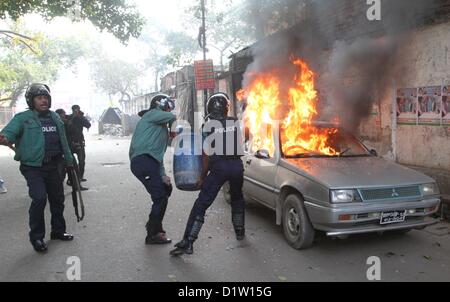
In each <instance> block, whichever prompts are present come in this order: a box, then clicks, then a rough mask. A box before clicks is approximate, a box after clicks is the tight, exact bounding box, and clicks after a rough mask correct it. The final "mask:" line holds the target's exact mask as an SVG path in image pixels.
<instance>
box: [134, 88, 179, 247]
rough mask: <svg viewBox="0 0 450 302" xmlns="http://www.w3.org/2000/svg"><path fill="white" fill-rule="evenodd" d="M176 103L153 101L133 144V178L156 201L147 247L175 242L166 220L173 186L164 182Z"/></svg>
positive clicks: (165, 99) (163, 97)
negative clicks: (167, 229)
mask: <svg viewBox="0 0 450 302" xmlns="http://www.w3.org/2000/svg"><path fill="white" fill-rule="evenodd" d="M174 108H175V103H174V101H173V100H171V99H170V97H169V96H167V95H163V94H159V95H156V96H155V97H153V98H152V101H151V107H150V110H146V111H145V112H142V114H140V116H141V117H142V119H141V120H140V121H139V123H138V124H137V126H136V130H135V132H134V134H133V138H132V140H131V144H130V152H129V155H130V162H131V164H130V169H131V172H132V173H133V175H134V176H135V177H136V178H137V179H139V181H140V182H141V183H142V184H143V185H144V186H145V188H146V190H147V192H148V193H149V194H150V195H151V199H152V201H153V205H152V210H151V212H150V214H149V219H148V222H147V224H146V230H147V237H146V238H145V243H146V244H167V243H171V242H172V241H171V240H170V239H169V238H167V237H166V232H165V231H164V229H163V225H162V223H163V219H164V215H165V213H166V209H167V205H168V201H169V197H170V195H171V192H172V186H171V185H168V184H165V183H164V182H163V177H164V176H166V172H165V168H164V153H165V152H166V149H167V144H168V140H169V131H168V125H171V124H172V123H173V122H174V121H175V119H176V116H175V115H174V114H172V113H170V112H167V111H168V110H169V109H170V110H173V109H174Z"/></svg>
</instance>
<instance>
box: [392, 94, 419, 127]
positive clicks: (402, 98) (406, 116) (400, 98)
mask: <svg viewBox="0 0 450 302" xmlns="http://www.w3.org/2000/svg"><path fill="white" fill-rule="evenodd" d="M417 108H418V99H417V88H401V89H398V90H397V123H398V124H399V125H417V123H418V110H417Z"/></svg>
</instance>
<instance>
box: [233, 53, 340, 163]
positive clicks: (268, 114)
mask: <svg viewBox="0 0 450 302" xmlns="http://www.w3.org/2000/svg"><path fill="white" fill-rule="evenodd" d="M292 64H294V65H295V66H296V67H298V73H297V74H296V75H295V77H294V79H293V82H292V83H291V84H290V85H289V86H288V87H289V88H288V91H287V96H288V102H287V103H288V104H287V107H288V110H287V111H285V112H286V113H285V116H283V117H281V119H280V120H281V125H280V129H281V145H282V151H283V154H284V155H286V156H289V155H295V154H299V153H311V152H313V153H319V154H325V155H337V154H338V152H336V150H335V149H333V148H331V147H330V146H329V137H330V136H331V135H333V134H335V133H337V131H338V130H337V129H319V128H317V127H314V126H313V125H312V120H313V118H314V117H315V116H317V114H318V112H317V100H318V99H317V91H316V89H315V83H314V77H315V75H314V73H313V72H312V71H311V70H310V69H309V67H308V65H307V64H306V63H305V62H303V61H302V60H300V59H293V60H292ZM280 84H281V80H280V79H279V78H278V77H276V76H275V75H274V73H262V74H258V75H256V76H255V79H254V80H253V81H252V82H251V83H250V85H249V86H248V87H246V88H245V89H243V90H241V91H239V92H238V93H237V97H238V98H239V99H241V100H242V99H246V100H247V107H246V111H245V125H246V127H247V128H248V129H249V132H250V134H251V135H252V139H253V144H252V146H253V147H252V149H253V150H252V151H253V152H256V151H257V150H262V149H266V150H268V151H269V153H270V154H271V155H273V154H274V151H275V146H274V141H273V137H272V127H271V125H272V124H273V123H274V122H275V121H276V120H277V114H278V113H279V112H281V111H282V110H281V109H282V108H281V105H282V104H283V103H285V102H282V100H280V95H281V92H280Z"/></svg>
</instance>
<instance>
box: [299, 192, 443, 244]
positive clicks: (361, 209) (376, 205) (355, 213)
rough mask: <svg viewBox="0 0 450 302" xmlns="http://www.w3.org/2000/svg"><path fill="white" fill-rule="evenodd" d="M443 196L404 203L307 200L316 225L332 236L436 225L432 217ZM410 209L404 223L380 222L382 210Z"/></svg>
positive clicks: (306, 203)
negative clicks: (318, 201)
mask: <svg viewBox="0 0 450 302" xmlns="http://www.w3.org/2000/svg"><path fill="white" fill-rule="evenodd" d="M440 202H441V201H440V199H439V198H431V199H425V200H419V201H402V202H361V203H355V204H342V205H334V207H331V206H330V207H326V206H320V205H317V204H315V203H311V202H308V201H306V202H305V207H306V209H307V211H308V214H309V218H310V220H311V223H312V224H313V226H314V228H315V229H317V230H320V231H324V232H326V234H327V235H328V236H342V235H352V234H362V233H372V232H384V231H394V230H402V229H420V228H424V227H426V226H429V225H432V224H435V223H437V222H438V219H435V218H432V217H431V216H432V215H433V214H435V213H436V212H437V211H438V210H439V205H440ZM393 211H406V217H405V221H404V222H399V223H392V224H384V225H383V224H380V219H381V213H386V212H393Z"/></svg>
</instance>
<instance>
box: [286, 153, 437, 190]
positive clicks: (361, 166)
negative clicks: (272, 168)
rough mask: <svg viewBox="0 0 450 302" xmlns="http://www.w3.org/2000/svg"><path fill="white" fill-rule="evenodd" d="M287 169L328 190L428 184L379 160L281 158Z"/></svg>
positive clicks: (423, 177) (422, 177)
mask: <svg viewBox="0 0 450 302" xmlns="http://www.w3.org/2000/svg"><path fill="white" fill-rule="evenodd" d="M282 162H283V164H284V165H286V167H287V168H289V169H292V170H294V171H295V172H297V173H300V174H303V175H305V176H307V177H310V178H313V179H315V180H316V181H318V182H320V183H322V184H324V185H326V186H327V187H329V188H342V189H344V188H368V187H369V188H370V187H395V186H408V185H413V184H422V183H431V182H434V180H433V179H432V178H430V177H428V176H426V175H424V174H422V173H420V172H417V171H415V170H412V169H409V168H406V167H404V166H401V165H398V164H396V163H393V162H390V161H387V160H384V159H382V158H378V157H341V158H300V159H282Z"/></svg>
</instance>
